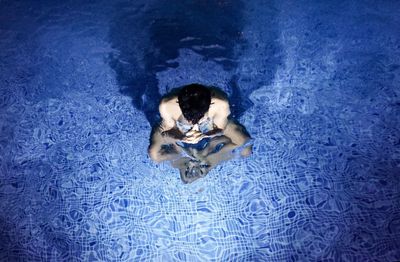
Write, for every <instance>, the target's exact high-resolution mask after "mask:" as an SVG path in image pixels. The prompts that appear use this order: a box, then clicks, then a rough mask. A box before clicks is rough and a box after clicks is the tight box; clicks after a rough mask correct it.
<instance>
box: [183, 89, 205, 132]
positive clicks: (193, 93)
mask: <svg viewBox="0 0 400 262" xmlns="http://www.w3.org/2000/svg"><path fill="white" fill-rule="evenodd" d="M178 102H179V107H180V108H181V110H182V113H183V116H184V117H185V118H186V120H188V121H189V122H191V123H192V124H196V123H197V122H198V121H199V120H200V119H201V118H202V117H203V116H204V114H205V113H207V111H208V109H209V108H210V104H211V91H210V90H209V89H208V88H207V87H206V86H203V85H199V84H190V85H187V86H184V87H182V89H181V90H180V91H179V93H178Z"/></svg>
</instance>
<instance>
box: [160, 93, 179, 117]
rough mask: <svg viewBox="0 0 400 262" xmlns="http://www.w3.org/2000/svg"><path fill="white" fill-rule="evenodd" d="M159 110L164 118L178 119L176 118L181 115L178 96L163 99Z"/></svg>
mask: <svg viewBox="0 0 400 262" xmlns="http://www.w3.org/2000/svg"><path fill="white" fill-rule="evenodd" d="M159 110H160V114H161V116H162V117H165V116H167V115H168V116H170V117H172V118H176V116H177V117H179V116H180V115H181V110H180V108H179V104H178V98H177V97H176V96H172V97H165V98H163V99H162V100H161V102H160V106H159Z"/></svg>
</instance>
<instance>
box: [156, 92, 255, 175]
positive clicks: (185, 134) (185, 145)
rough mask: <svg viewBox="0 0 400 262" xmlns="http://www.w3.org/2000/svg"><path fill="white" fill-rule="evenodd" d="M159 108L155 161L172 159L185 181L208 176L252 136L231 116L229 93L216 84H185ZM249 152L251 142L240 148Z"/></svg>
mask: <svg viewBox="0 0 400 262" xmlns="http://www.w3.org/2000/svg"><path fill="white" fill-rule="evenodd" d="M159 111H160V115H161V118H162V120H161V123H160V125H159V126H157V127H156V128H155V129H153V132H152V135H151V144H150V146H149V155H150V157H151V158H152V159H153V160H154V161H155V162H161V161H165V160H171V161H173V165H174V166H175V167H178V168H179V169H180V171H181V178H182V180H183V181H184V182H193V181H194V180H196V179H198V178H199V177H201V176H205V175H206V174H207V173H208V171H209V170H210V169H211V168H213V167H214V166H215V165H217V164H218V163H219V162H220V161H223V160H227V159H229V158H232V157H233V155H232V154H230V155H231V156H229V154H228V153H232V151H233V150H234V149H236V148H238V147H240V146H242V145H244V144H245V143H246V142H247V141H248V140H249V139H250V136H249V134H248V133H247V132H246V130H245V128H244V127H243V126H242V125H240V124H238V123H237V122H236V121H234V120H232V119H229V118H228V116H229V115H230V108H229V102H228V99H227V96H226V95H225V94H224V93H223V92H222V91H220V90H218V89H216V88H212V87H206V86H203V85H199V84H190V85H186V86H183V87H182V88H180V89H177V91H175V92H172V93H171V94H170V95H168V96H166V97H164V98H163V99H162V100H161V103H160V105H159ZM182 154H186V157H182ZM250 154H251V146H247V147H245V148H244V149H243V150H242V151H241V152H240V155H242V156H248V155H250Z"/></svg>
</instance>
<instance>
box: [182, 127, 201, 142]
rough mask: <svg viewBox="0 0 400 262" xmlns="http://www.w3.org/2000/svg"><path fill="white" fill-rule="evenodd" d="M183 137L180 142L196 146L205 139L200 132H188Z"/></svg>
mask: <svg viewBox="0 0 400 262" xmlns="http://www.w3.org/2000/svg"><path fill="white" fill-rule="evenodd" d="M185 135H186V136H185V137H184V138H183V139H182V141H183V142H185V143H189V144H196V143H198V142H199V141H200V140H202V139H203V138H204V137H206V136H205V135H204V134H203V133H202V132H200V131H196V130H190V131H189V132H187V133H186V134H185Z"/></svg>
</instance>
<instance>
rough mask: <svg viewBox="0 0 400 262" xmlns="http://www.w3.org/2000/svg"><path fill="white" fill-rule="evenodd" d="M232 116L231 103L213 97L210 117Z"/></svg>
mask: <svg viewBox="0 0 400 262" xmlns="http://www.w3.org/2000/svg"><path fill="white" fill-rule="evenodd" d="M229 114H230V108H229V102H228V100H227V99H224V98H218V97H212V98H211V105H210V109H209V115H210V116H217V115H224V116H228V115H229Z"/></svg>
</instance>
